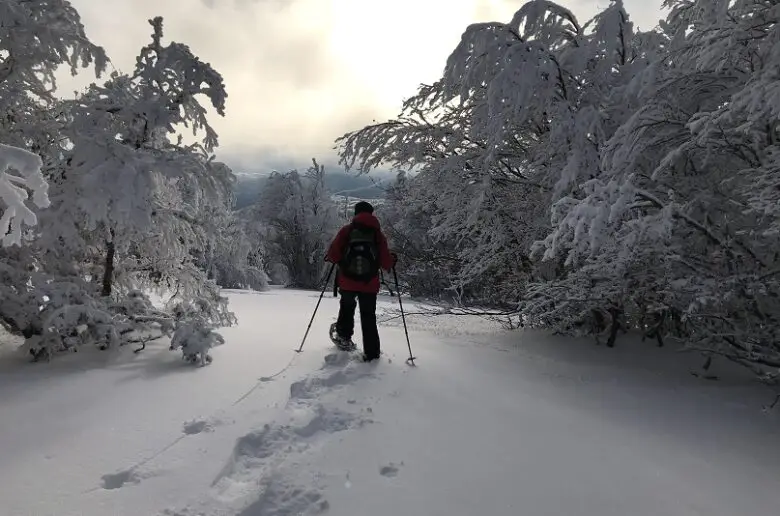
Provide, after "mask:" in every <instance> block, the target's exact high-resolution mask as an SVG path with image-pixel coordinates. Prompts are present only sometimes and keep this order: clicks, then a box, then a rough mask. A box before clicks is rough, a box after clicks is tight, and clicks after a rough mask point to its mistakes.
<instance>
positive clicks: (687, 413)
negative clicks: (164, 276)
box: [0, 289, 780, 516]
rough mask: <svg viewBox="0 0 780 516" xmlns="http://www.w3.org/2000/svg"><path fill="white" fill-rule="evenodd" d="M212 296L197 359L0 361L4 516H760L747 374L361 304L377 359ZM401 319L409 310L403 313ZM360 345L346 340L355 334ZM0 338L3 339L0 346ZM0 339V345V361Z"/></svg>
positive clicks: (269, 304)
mask: <svg viewBox="0 0 780 516" xmlns="http://www.w3.org/2000/svg"><path fill="white" fill-rule="evenodd" d="M318 296H319V293H318V292H303V291H293V290H281V289H273V290H270V291H268V292H264V293H255V292H243V291H230V292H229V297H230V302H231V308H232V309H233V310H234V311H235V313H236V316H237V317H238V320H239V324H238V325H237V326H233V327H229V328H226V329H224V330H223V331H222V334H223V335H224V337H225V340H226V344H225V345H224V346H219V347H217V348H215V349H214V350H213V352H212V354H213V356H214V361H213V363H211V364H209V365H207V366H205V367H196V366H193V365H191V364H187V363H185V362H184V361H182V360H181V357H180V355H179V354H176V353H171V352H170V351H169V350H167V348H165V347H164V346H162V345H160V346H159V347H153V346H151V345H150V346H149V348H147V350H145V351H144V352H142V353H139V354H137V355H134V354H133V353H132V351H131V350H127V351H126V352H121V353H120V352H116V353H115V354H110V353H111V352H103V353H100V352H97V351H96V352H94V353H93V355H94V356H87V357H84V356H83V354H82V355H81V356H74V357H61V358H60V359H58V360H56V361H52V362H51V363H46V364H24V365H22V364H20V363H18V360H20V359H18V358H17V357H15V356H13V355H8V354H6V355H5V356H4V357H3V359H2V361H0V393H2V398H0V413H2V418H0V499H2V500H3V511H2V513H3V515H9V516H28V515H30V514H36V515H42V516H44V515H45V516H48V515H52V516H53V515H55V514H56V515H57V516H71V515H72V516H76V515H78V516H92V515H95V516H98V515H100V516H103V515H105V514H112V515H115V516H125V515H127V516H131V515H132V516H137V515H167V516H196V515H202V516H217V515H241V516H261V515H262V516H266V515H268V516H271V515H273V516H292V515H314V514H334V515H335V514H338V515H343V516H352V515H355V516H357V515H361V516H362V515H365V514H372V515H375V516H390V515H393V516H396V515H397V514H424V515H426V516H436V515H448V516H453V515H469V516H471V515H474V514H490V515H503V514H507V515H510V514H511V515H518V514H523V515H533V516H545V515H551V516H552V515H555V516H560V515H565V514H577V515H583V516H590V515H593V516H611V515H615V516H618V515H620V516H625V515H629V514H630V515H632V516H644V515H671V514H674V515H705V514H706V515H707V516H720V515H723V516H733V515H735V514H756V515H759V514H762V515H763V514H767V515H768V514H775V513H776V512H777V507H780V490H778V489H777V488H778V483H777V479H778V478H780V460H779V459H780V451H778V449H777V446H776V442H777V438H778V434H780V432H779V431H778V428H780V427H778V421H779V420H780V419H779V418H778V415H777V414H778V413H777V410H775V411H765V410H762V404H766V403H768V402H771V401H772V396H771V395H770V393H769V392H768V391H765V390H762V389H760V388H759V387H757V386H754V385H753V384H752V383H751V380H750V377H749V375H747V374H741V373H740V372H739V371H732V370H731V369H729V368H727V367H725V366H724V365H722V364H719V363H716V364H715V366H713V368H712V370H711V371H710V372H711V373H713V374H717V375H718V376H719V377H720V379H719V380H717V381H707V380H704V379H701V378H697V377H694V376H693V375H691V374H690V371H691V370H694V369H695V367H696V365H700V360H698V359H695V358H694V357H692V356H690V355H682V354H678V353H674V352H673V351H671V350H670V349H659V348H656V347H654V346H653V345H652V344H651V343H650V342H645V343H639V342H633V341H631V339H629V338H628V337H623V338H622V340H621V341H619V344H618V347H616V348H614V349H606V348H604V347H597V346H594V345H593V344H592V341H588V340H583V341H577V340H573V339H564V338H553V337H549V336H545V335H544V334H542V333H538V332H533V331H526V332H506V331H503V330H501V329H500V327H498V325H497V324H496V323H493V322H490V321H486V320H482V319H473V318H464V317H443V316H439V317H423V316H414V315H412V316H409V317H408V318H407V322H408V324H409V329H410V336H411V343H412V346H413V351H414V353H415V355H416V356H417V357H418V360H417V364H418V365H417V367H410V366H409V365H407V364H405V362H404V361H405V359H406V357H407V356H408V350H407V347H406V341H405V338H404V333H403V328H402V326H401V321H400V319H398V318H394V317H392V315H391V314H389V312H390V311H391V310H393V309H394V307H395V306H396V305H395V304H394V303H395V299H394V298H390V297H383V298H382V299H381V301H380V303H379V306H380V310H381V311H382V312H383V313H384V314H385V315H384V316H382V315H381V314H380V319H381V320H385V321H386V322H385V323H383V324H382V327H381V329H380V334H381V337H382V346H383V351H384V353H385V355H384V356H383V358H382V360H381V361H380V362H379V363H372V364H364V363H362V362H358V361H356V360H351V358H350V355H348V354H345V353H340V352H337V351H335V349H334V348H333V346H332V345H331V343H330V341H329V340H328V339H327V337H326V335H327V330H328V326H329V324H330V323H331V322H332V321H333V320H334V319H335V314H336V311H337V303H338V301H337V299H334V298H333V297H332V296H331V295H330V293H327V294H326V296H325V298H324V299H323V302H322V304H321V305H320V309H319V310H320V312H319V313H318V314H317V317H316V318H315V320H314V325H313V327H312V331H311V332H310V334H309V337H308V339H307V342H306V343H305V346H304V348H303V353H300V354H297V353H295V352H294V349H296V348H297V347H298V346H299V345H300V339H301V338H302V337H303V333H304V331H305V327H306V324H307V322H308V319H309V317H310V315H311V311H312V310H313V309H314V306H315V305H316V303H317V298H318ZM404 307H405V308H407V309H408V310H409V311H410V312H415V311H416V310H417V308H416V307H415V304H414V303H412V302H408V301H406V302H405V303H404ZM358 337H359V335H358ZM0 340H2V339H0ZM7 347H8V345H5V346H4V348H7Z"/></svg>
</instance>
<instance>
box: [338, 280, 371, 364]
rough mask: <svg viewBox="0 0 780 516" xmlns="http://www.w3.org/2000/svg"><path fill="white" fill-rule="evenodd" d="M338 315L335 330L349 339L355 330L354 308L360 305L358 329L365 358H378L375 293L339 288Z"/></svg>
mask: <svg viewBox="0 0 780 516" xmlns="http://www.w3.org/2000/svg"><path fill="white" fill-rule="evenodd" d="M339 290H340V292H341V300H340V302H339V316H338V319H337V320H336V331H337V333H338V334H339V336H340V337H343V338H345V339H351V338H352V335H353V334H354V331H355V308H356V305H357V304H359V305H360V329H361V330H362V333H363V353H365V355H366V359H367V360H373V359H375V358H379V351H380V350H379V330H378V329H377V327H376V296H377V295H376V294H369V293H366V292H348V291H344V290H341V289H339Z"/></svg>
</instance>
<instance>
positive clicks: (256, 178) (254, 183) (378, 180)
mask: <svg viewBox="0 0 780 516" xmlns="http://www.w3.org/2000/svg"><path fill="white" fill-rule="evenodd" d="M371 176H372V177H368V176H364V175H362V176H357V175H355V174H347V173H345V172H330V173H327V172H326V173H325V186H326V187H327V189H328V190H329V191H330V193H331V194H332V195H334V196H336V197H350V198H357V199H384V197H385V192H384V189H383V186H384V185H385V184H387V183H388V182H389V180H391V179H392V178H393V177H394V175H393V174H390V173H384V174H382V173H379V174H372V175H371ZM236 177H237V179H238V180H237V181H236V186H235V189H234V191H235V195H236V206H235V209H237V210H238V209H241V208H244V207H246V206H249V205H251V204H253V203H254V202H255V201H256V200H257V196H258V195H259V194H260V190H261V189H262V187H263V183H264V181H265V179H266V178H267V177H268V174H262V175H261V174H252V175H249V174H236ZM372 178H373V179H372Z"/></svg>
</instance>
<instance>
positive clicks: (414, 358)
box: [393, 265, 417, 365]
mask: <svg viewBox="0 0 780 516" xmlns="http://www.w3.org/2000/svg"><path fill="white" fill-rule="evenodd" d="M393 279H395V291H396V292H397V293H398V306H399V307H400V308H401V320H402V321H403V322H404V333H405V334H406V345H407V346H409V358H407V359H406V363H407V364H410V365H416V364H415V363H414V361H415V360H416V359H417V357H415V356H414V355H413V354H412V344H411V342H409V330H408V329H407V328H406V316H405V315H404V304H403V301H401V288H400V287H399V286H398V273H397V272H396V271H395V265H393Z"/></svg>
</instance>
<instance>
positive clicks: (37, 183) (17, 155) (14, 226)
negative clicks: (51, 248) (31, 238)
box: [0, 144, 49, 247]
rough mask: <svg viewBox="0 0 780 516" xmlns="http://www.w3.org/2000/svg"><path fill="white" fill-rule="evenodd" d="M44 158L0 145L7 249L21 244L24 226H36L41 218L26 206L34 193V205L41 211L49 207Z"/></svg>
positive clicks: (0, 220) (1, 224)
mask: <svg viewBox="0 0 780 516" xmlns="http://www.w3.org/2000/svg"><path fill="white" fill-rule="evenodd" d="M42 166H43V162H42V160H41V157H40V156H38V155H37V154H33V153H32V152H29V151H26V150H24V149H20V148H18V147H12V146H9V145H4V144H0V200H2V202H3V204H4V205H5V206H3V214H2V217H0V231H2V238H1V239H0V242H2V245H3V246H4V247H8V246H12V245H21V242H22V225H23V224H26V225H28V226H35V225H36V224H37V223H38V218H37V216H36V215H35V213H34V212H33V211H32V210H31V209H30V207H29V206H28V205H27V204H26V202H27V200H28V199H29V198H30V195H29V193H28V190H29V191H31V192H32V202H33V203H34V204H35V205H36V206H37V207H39V208H47V207H48V206H49V196H48V189H49V185H48V183H47V182H46V180H45V179H44V177H43V174H42V173H41V167H42Z"/></svg>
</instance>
